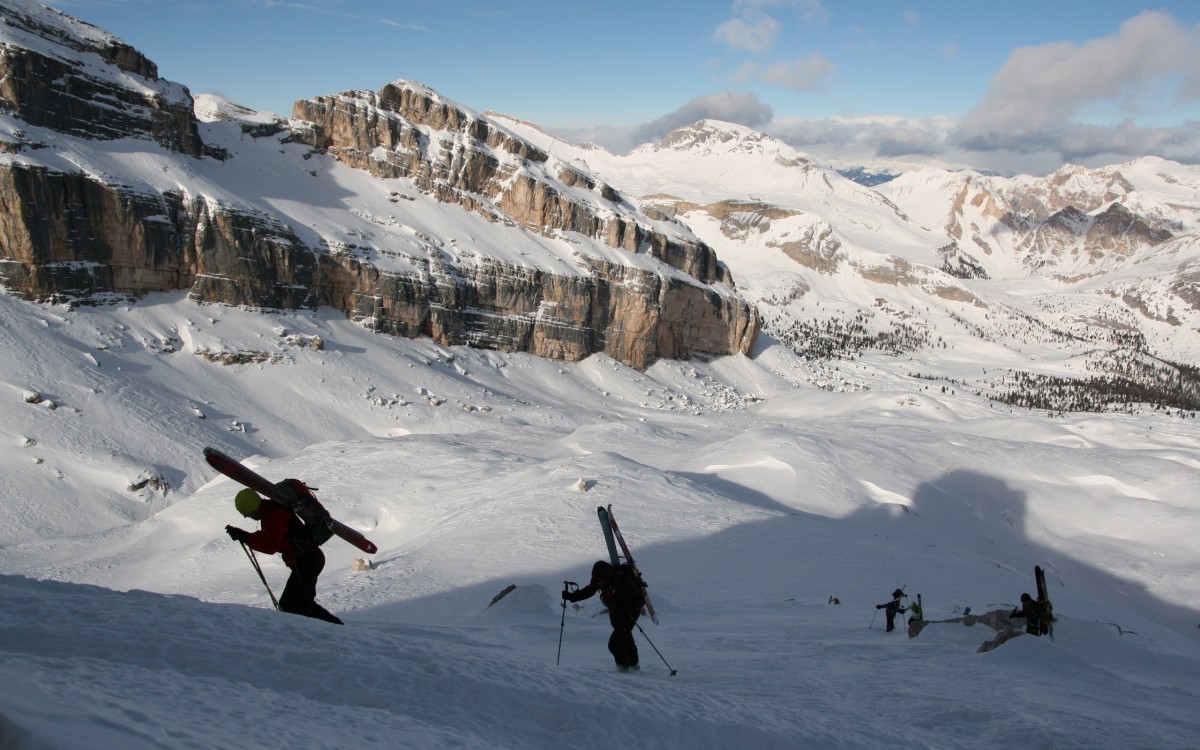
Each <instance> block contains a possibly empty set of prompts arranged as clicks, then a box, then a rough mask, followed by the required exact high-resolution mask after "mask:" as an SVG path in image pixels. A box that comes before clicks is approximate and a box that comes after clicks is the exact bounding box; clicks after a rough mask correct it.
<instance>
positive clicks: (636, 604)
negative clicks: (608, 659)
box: [562, 560, 646, 672]
mask: <svg viewBox="0 0 1200 750" xmlns="http://www.w3.org/2000/svg"><path fill="white" fill-rule="evenodd" d="M597 592H599V593H600V601H601V602H602V603H603V604H604V606H606V607H608V621H609V623H610V624H611V625H612V629H613V632H612V635H611V636H609V638H608V651H609V653H611V654H612V655H613V659H614V660H615V661H616V662H617V669H619V670H621V671H622V672H626V671H628V670H631V669H635V670H636V669H638V650H637V644H636V643H635V642H634V640H633V628H634V626H635V625H636V624H637V619H638V617H639V616H640V615H641V614H642V605H644V604H645V602H646V597H645V594H644V593H643V592H642V587H641V584H640V583H638V580H637V576H635V575H634V573H633V571H632V570H630V569H629V566H628V565H616V566H614V565H613V564H612V563H608V562H605V561H604V560H598V561H596V564H595V565H593V566H592V582H591V583H589V584H588V585H587V586H584V587H583V588H581V589H579V590H578V591H568V590H567V589H565V588H564V589H563V592H562V598H563V599H565V600H566V601H569V602H580V601H583V600H584V599H589V598H591V597H592V596H595V595H596V593H597Z"/></svg>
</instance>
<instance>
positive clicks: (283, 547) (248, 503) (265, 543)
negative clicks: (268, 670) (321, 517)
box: [225, 489, 342, 625]
mask: <svg viewBox="0 0 1200 750" xmlns="http://www.w3.org/2000/svg"><path fill="white" fill-rule="evenodd" d="M233 502H234V506H235V507H237V509H238V512H239V513H241V514H242V515H243V516H245V517H247V518H253V519H255V520H257V521H258V522H259V524H260V525H261V526H262V528H260V529H259V530H258V531H255V532H253V533H251V532H249V531H246V530H245V529H240V528H238V527H236V526H226V527H225V533H227V534H229V537H230V538H231V539H233V540H234V541H235V542H241V543H243V544H245V545H247V546H249V547H250V549H252V550H254V551H256V552H261V553H263V554H264V555H274V554H276V553H279V555H280V556H281V557H282V558H283V564H284V565H286V566H288V568H290V569H291V571H292V572H291V575H289V576H288V580H287V584H285V585H284V587H283V594H282V595H281V596H280V597H279V609H281V610H282V611H284V612H291V613H292V614H296V615H304V616H305V617H315V618H317V619H318V620H325V621H326V622H332V623H337V624H338V625H341V624H342V621H341V620H339V619H338V618H337V616H336V615H333V614H331V613H330V612H329V610H327V609H325V608H324V607H322V606H321V605H320V604H317V578H318V577H320V575H321V571H322V570H323V569H324V568H325V553H324V552H322V551H321V548H320V547H318V546H317V545H315V544H313V543H312V535H311V534H310V533H309V532H308V530H307V529H306V528H305V527H304V523H303V522H302V521H301V520H300V519H299V518H298V517H297V516H296V514H295V513H293V512H291V511H290V510H288V509H287V508H285V507H283V506H282V505H280V504H278V503H275V502H263V500H262V498H261V497H259V496H258V493H256V492H255V491H254V490H250V489H246V490H242V491H241V492H239V493H237V497H235V498H234V501H233Z"/></svg>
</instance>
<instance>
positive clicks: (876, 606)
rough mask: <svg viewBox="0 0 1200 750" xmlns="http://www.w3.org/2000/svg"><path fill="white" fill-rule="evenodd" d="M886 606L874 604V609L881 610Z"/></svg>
mask: <svg viewBox="0 0 1200 750" xmlns="http://www.w3.org/2000/svg"><path fill="white" fill-rule="evenodd" d="M886 606H887V605H886V604H876V605H875V609H883V608H884V607H886Z"/></svg>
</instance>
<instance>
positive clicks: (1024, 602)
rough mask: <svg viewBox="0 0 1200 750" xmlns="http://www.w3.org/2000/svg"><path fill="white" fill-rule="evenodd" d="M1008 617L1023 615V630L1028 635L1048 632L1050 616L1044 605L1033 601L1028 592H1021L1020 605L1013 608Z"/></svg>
mask: <svg viewBox="0 0 1200 750" xmlns="http://www.w3.org/2000/svg"><path fill="white" fill-rule="evenodd" d="M1008 617H1009V619H1012V618H1014V617H1024V618H1025V632H1026V633H1029V634H1030V635H1046V634H1047V633H1049V632H1050V622H1049V619H1050V618H1049V617H1047V615H1046V607H1045V606H1044V605H1043V604H1042V603H1041V602H1039V601H1034V599H1033V597H1032V596H1030V595H1029V594H1021V606H1020V607H1019V608H1017V609H1014V610H1013V611H1012V613H1011V614H1010V615H1009V616H1008Z"/></svg>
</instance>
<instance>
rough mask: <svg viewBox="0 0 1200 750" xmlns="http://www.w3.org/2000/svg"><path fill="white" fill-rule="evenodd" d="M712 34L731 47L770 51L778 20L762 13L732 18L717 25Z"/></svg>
mask: <svg viewBox="0 0 1200 750" xmlns="http://www.w3.org/2000/svg"><path fill="white" fill-rule="evenodd" d="M713 36H714V38H716V40H717V41H719V42H722V43H724V44H727V45H728V46H730V47H732V48H733V49H737V50H745V51H747V52H750V53H751V54H755V55H762V54H766V53H767V52H770V51H771V48H772V47H774V46H775V40H776V39H777V38H778V36H779V22H778V21H776V20H775V19H773V18H770V17H768V16H764V15H756V16H754V17H753V18H734V19H732V20H729V21H726V22H725V23H723V24H721V25H720V26H718V27H717V30H716V31H715V32H714V34H713Z"/></svg>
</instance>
